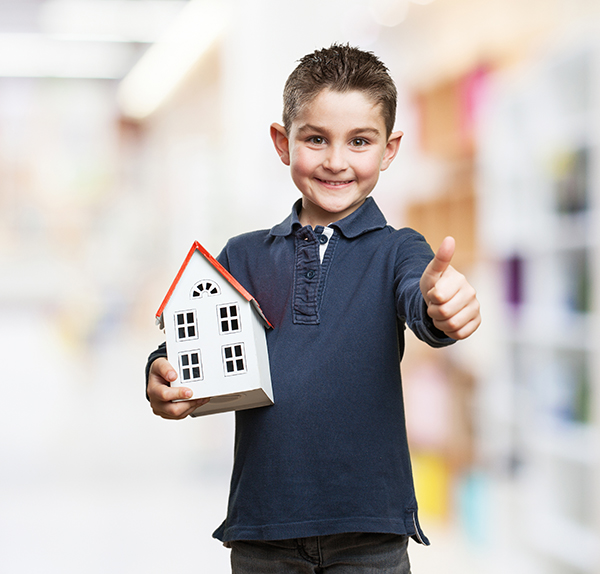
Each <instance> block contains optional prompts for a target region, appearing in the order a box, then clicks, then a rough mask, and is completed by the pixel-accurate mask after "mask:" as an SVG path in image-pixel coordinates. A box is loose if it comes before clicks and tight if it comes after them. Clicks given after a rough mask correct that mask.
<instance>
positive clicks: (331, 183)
mask: <svg viewBox="0 0 600 574" xmlns="http://www.w3.org/2000/svg"><path fill="white" fill-rule="evenodd" d="M325 183H326V184H327V185H346V184H347V183H351V182H350V181H326V182H325Z"/></svg>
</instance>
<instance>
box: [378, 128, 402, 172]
mask: <svg viewBox="0 0 600 574" xmlns="http://www.w3.org/2000/svg"><path fill="white" fill-rule="evenodd" d="M403 135H404V133H403V132H394V133H392V135H390V137H389V139H388V142H387V144H386V146H385V151H384V152H383V159H382V160H381V168H380V170H381V171H385V170H386V169H387V168H388V167H390V164H391V163H392V161H393V159H394V158H395V157H396V155H397V154H398V149H399V148H400V140H401V139H402V136H403Z"/></svg>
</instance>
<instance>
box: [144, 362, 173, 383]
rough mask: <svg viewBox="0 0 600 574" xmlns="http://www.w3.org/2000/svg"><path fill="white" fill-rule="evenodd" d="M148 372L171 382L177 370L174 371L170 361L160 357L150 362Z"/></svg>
mask: <svg viewBox="0 0 600 574" xmlns="http://www.w3.org/2000/svg"><path fill="white" fill-rule="evenodd" d="M150 373H151V374H154V375H157V376H159V377H161V378H162V379H164V380H165V381H167V382H169V383H172V382H173V381H174V380H175V379H176V378H177V372H176V371H175V369H174V368H173V366H172V365H171V363H169V361H167V359H164V358H162V357H160V358H158V359H156V360H155V361H154V362H153V363H152V367H151V368H150Z"/></svg>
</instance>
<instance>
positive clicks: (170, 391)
mask: <svg viewBox="0 0 600 574" xmlns="http://www.w3.org/2000/svg"><path fill="white" fill-rule="evenodd" d="M147 390H148V397H150V402H151V403H152V402H153V401H160V402H163V403H169V402H171V401H177V400H186V399H191V398H192V396H193V394H194V393H193V392H192V390H191V389H189V388H187V387H170V386H169V385H168V383H167V382H166V381H164V380H163V379H162V378H158V377H150V378H149V380H148V389H147Z"/></svg>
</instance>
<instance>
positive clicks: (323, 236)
mask: <svg viewBox="0 0 600 574" xmlns="http://www.w3.org/2000/svg"><path fill="white" fill-rule="evenodd" d="M319 242H320V243H321V244H322V245H325V243H327V235H321V237H319Z"/></svg>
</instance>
